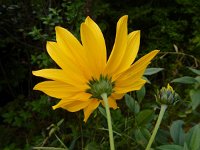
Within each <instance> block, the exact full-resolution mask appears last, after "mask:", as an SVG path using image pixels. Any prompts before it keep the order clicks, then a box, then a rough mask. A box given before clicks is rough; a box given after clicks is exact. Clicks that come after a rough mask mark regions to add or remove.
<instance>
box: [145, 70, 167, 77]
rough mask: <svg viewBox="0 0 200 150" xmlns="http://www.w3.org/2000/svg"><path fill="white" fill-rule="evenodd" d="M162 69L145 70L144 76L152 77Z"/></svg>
mask: <svg viewBox="0 0 200 150" xmlns="http://www.w3.org/2000/svg"><path fill="white" fill-rule="evenodd" d="M163 69H164V68H147V69H146V70H145V72H144V75H146V76H149V75H153V74H156V73H158V72H160V71H162V70H163Z"/></svg>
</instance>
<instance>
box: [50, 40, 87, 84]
mask: <svg viewBox="0 0 200 150" xmlns="http://www.w3.org/2000/svg"><path fill="white" fill-rule="evenodd" d="M47 52H48V53H49V55H50V56H51V58H52V59H53V60H54V61H55V62H56V63H57V64H58V65H59V66H60V67H61V68H62V69H63V70H64V72H65V73H66V74H67V75H70V76H73V77H76V76H77V75H81V78H80V79H84V78H83V77H85V80H83V82H87V76H84V75H85V74H84V73H85V71H84V70H81V67H80V66H79V65H78V61H77V60H76V61H74V60H73V59H72V58H71V56H70V55H69V54H66V52H65V50H63V49H62V48H61V47H60V46H59V45H58V44H57V43H56V42H47Z"/></svg>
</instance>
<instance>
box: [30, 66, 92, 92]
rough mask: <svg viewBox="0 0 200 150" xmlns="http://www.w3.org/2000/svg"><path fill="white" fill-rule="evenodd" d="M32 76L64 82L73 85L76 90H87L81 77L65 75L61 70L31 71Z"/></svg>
mask: <svg viewBox="0 0 200 150" xmlns="http://www.w3.org/2000/svg"><path fill="white" fill-rule="evenodd" d="M32 73H33V75H35V76H39V77H43V78H47V79H50V80H55V81H60V82H65V83H67V84H69V85H73V86H75V87H77V88H80V90H81V89H84V90H85V89H87V87H88V86H87V84H84V79H83V77H82V76H81V75H76V76H75V75H74V76H72V75H70V74H69V75H67V74H66V73H65V72H64V71H63V70H61V69H42V70H38V71H33V72H32Z"/></svg>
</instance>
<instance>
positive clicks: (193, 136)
mask: <svg viewBox="0 0 200 150" xmlns="http://www.w3.org/2000/svg"><path fill="white" fill-rule="evenodd" d="M199 139H200V124H197V125H195V126H194V127H193V128H191V129H190V130H189V132H188V133H187V135H186V143H187V146H188V149H191V150H199V149H200V142H199Z"/></svg>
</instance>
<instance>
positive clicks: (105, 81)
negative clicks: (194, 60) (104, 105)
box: [86, 75, 115, 99]
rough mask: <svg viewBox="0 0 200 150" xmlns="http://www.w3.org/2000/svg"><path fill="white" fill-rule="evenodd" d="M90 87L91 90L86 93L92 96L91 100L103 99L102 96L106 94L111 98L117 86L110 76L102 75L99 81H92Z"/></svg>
mask: <svg viewBox="0 0 200 150" xmlns="http://www.w3.org/2000/svg"><path fill="white" fill-rule="evenodd" d="M88 85H89V86H90V88H89V89H87V90H86V92H87V93H90V94H91V95H92V96H91V98H97V99H102V97H101V94H103V93H106V94H107V96H108V97H109V96H110V95H111V94H112V93H113V92H114V90H113V88H114V85H115V84H114V82H112V79H111V78H108V76H103V75H100V77H99V79H94V78H93V79H92V80H90V81H89V82H88Z"/></svg>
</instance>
